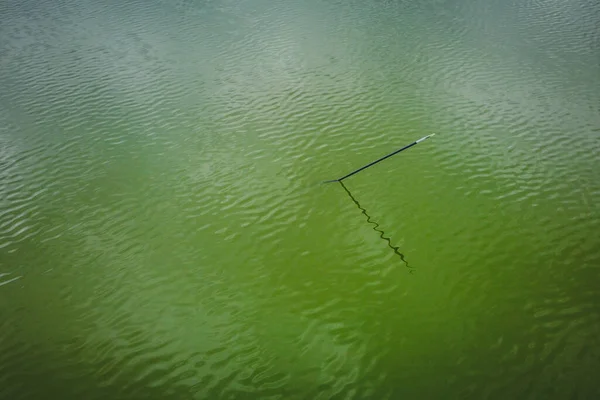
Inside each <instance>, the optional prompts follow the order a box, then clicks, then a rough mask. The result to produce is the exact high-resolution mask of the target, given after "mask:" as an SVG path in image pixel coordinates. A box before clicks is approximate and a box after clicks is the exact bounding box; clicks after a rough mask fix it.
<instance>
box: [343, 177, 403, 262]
mask: <svg viewBox="0 0 600 400" xmlns="http://www.w3.org/2000/svg"><path fill="white" fill-rule="evenodd" d="M338 182H339V183H340V185H342V187H343V188H344V190H345V191H346V193H348V196H350V199H352V201H353V202H354V204H356V206H357V207H358V208H359V210H360V211H362V213H363V214H364V215H365V216H366V217H367V222H368V223H369V224H371V225H373V230H374V231H375V232H379V234H380V235H379V237H380V238H381V239H383V240H384V241H385V242H387V245H388V247H389V248H390V249H392V250H393V251H394V253H396V255H397V256H398V257H400V259H401V260H402V262H403V263H404V264H405V265H406V268H408V269H409V272H410V273H411V274H412V273H413V272H414V268H413V267H411V266H410V265H408V261H406V258H405V257H404V254H402V253H401V252H400V247H399V246H394V245H393V244H392V239H391V238H389V237H386V236H385V232H384V231H383V230H381V229H379V224H378V223H377V222H375V221H373V219H372V218H371V216H370V215H369V214H367V210H366V209H365V208H363V207H362V206H361V205H360V203H359V202H358V200H356V199H355V198H354V196H352V193H350V190H348V188H347V187H346V185H344V182H342V181H338Z"/></svg>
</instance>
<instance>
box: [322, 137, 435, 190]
mask: <svg viewBox="0 0 600 400" xmlns="http://www.w3.org/2000/svg"><path fill="white" fill-rule="evenodd" d="M434 135H435V133H432V134H431V135H427V136H425V137H422V138H421V139H419V140H415V141H414V142H412V143H411V144H409V145H406V146H404V147H403V148H401V149H398V150H396V151H394V152H393V153H390V154H388V155H387V156H383V157H381V158H380V159H378V160H375V161H373V162H371V163H369V164H367V165H365V166H364V167H360V168H359V169H357V170H355V171H352V172H350V173H349V174H347V175H344V176H342V177H341V178H338V179H332V180H330V181H326V182H325V183H329V182H341V181H343V180H344V179H346V178H349V177H351V176H352V175H354V174H357V173H359V172H360V171H362V170H363V169H367V168H369V167H371V166H373V165H375V164H377V163H378V162H380V161H383V160H385V159H386V158H390V157H391V156H393V155H396V154H398V153H400V152H401V151H404V150H406V149H410V148H411V147H413V146H414V145H416V144H419V143H421V142H422V141H423V140H425V139H429V138H430V137H432V136H434Z"/></svg>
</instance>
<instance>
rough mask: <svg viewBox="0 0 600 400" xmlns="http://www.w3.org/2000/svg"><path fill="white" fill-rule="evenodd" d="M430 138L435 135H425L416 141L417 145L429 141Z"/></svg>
mask: <svg viewBox="0 0 600 400" xmlns="http://www.w3.org/2000/svg"><path fill="white" fill-rule="evenodd" d="M432 136H435V133H432V134H431V135H427V136H425V137H422V138H421V139H419V140H417V143H421V142H422V141H423V140H425V139H429V138H430V137H432Z"/></svg>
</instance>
